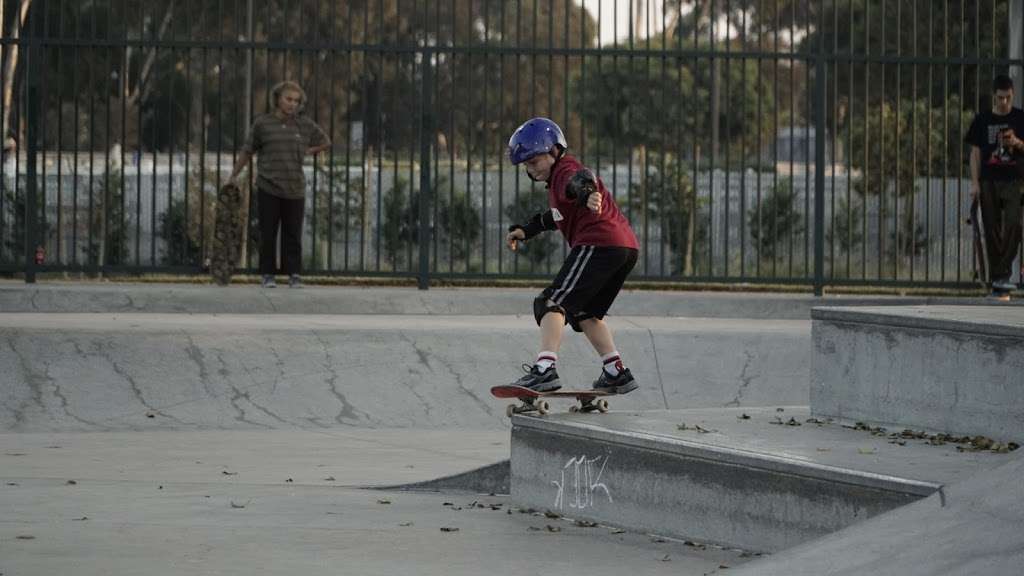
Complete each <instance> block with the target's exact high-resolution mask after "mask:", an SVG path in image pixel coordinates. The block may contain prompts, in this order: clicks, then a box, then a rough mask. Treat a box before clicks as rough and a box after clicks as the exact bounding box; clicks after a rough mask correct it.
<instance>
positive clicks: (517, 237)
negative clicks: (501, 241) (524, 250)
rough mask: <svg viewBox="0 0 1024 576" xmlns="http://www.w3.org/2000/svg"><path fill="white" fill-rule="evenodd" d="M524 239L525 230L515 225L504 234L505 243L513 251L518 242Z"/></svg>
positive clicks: (517, 246) (516, 247)
mask: <svg viewBox="0 0 1024 576" xmlns="http://www.w3.org/2000/svg"><path fill="white" fill-rule="evenodd" d="M525 241H526V232H524V231H523V229H522V228H519V227H516V228H512V229H511V230H509V232H508V234H506V235H505V243H506V244H508V249H509V250H511V251H513V252H515V251H516V250H517V249H518V248H519V244H518V243H519V242H525Z"/></svg>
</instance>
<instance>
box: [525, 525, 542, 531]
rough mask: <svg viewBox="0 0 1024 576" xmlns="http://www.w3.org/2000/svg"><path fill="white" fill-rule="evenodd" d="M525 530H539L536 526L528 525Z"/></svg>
mask: <svg viewBox="0 0 1024 576" xmlns="http://www.w3.org/2000/svg"><path fill="white" fill-rule="evenodd" d="M527 530H529V531H530V532H540V528H537V527H536V526H530V527H528V528H527Z"/></svg>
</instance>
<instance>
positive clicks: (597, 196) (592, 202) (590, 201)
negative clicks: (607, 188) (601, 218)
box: [587, 190, 601, 214]
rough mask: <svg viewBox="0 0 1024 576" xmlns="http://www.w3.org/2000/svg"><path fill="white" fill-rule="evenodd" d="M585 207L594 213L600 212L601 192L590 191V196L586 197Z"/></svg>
mask: <svg viewBox="0 0 1024 576" xmlns="http://www.w3.org/2000/svg"><path fill="white" fill-rule="evenodd" d="M587 208H589V209H590V211H591V212H594V213H596V214H600V213H601V192H600V191H599V190H595V191H594V192H591V193H590V196H589V197H587Z"/></svg>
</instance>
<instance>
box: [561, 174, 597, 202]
mask: <svg viewBox="0 0 1024 576" xmlns="http://www.w3.org/2000/svg"><path fill="white" fill-rule="evenodd" d="M594 192H597V177H596V176H594V173H593V172H591V171H590V170H589V169H588V168H582V169H580V170H579V171H578V172H576V173H575V174H573V175H572V178H570V179H569V183H568V184H567V185H566V186H565V197H566V198H568V199H569V200H575V201H576V204H577V205H579V206H586V205H587V198H589V197H590V195H591V194H593V193H594Z"/></svg>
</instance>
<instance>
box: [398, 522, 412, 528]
mask: <svg viewBox="0 0 1024 576" xmlns="http://www.w3.org/2000/svg"><path fill="white" fill-rule="evenodd" d="M399 526H401V527H403V528H406V527H409V526H412V522H402V523H401V524H399Z"/></svg>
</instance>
